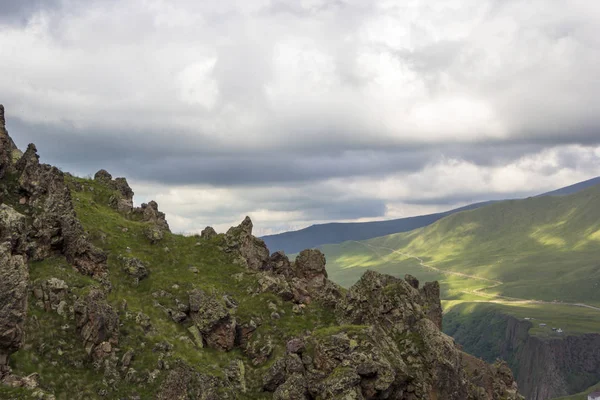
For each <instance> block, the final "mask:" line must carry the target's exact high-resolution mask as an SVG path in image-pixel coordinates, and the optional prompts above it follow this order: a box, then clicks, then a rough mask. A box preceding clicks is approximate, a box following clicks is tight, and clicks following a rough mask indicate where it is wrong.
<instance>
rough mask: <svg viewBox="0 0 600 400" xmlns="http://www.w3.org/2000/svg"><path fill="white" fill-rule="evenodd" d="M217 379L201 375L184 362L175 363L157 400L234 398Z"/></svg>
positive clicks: (218, 399)
mask: <svg viewBox="0 0 600 400" xmlns="http://www.w3.org/2000/svg"><path fill="white" fill-rule="evenodd" d="M222 388H223V383H222V381H220V380H219V379H217V378H215V377H212V376H208V375H203V374H200V373H198V372H197V371H195V370H194V369H193V368H191V367H189V366H187V365H185V364H184V363H177V365H176V366H175V368H173V370H172V371H170V372H169V374H168V375H167V378H166V379H165V380H164V382H163V383H162V385H161V387H160V390H159V392H158V394H157V397H156V399H157V400H176V399H177V400H179V399H203V400H220V399H229V398H235V397H234V396H232V395H229V394H228V393H227V392H225V391H223V390H222Z"/></svg>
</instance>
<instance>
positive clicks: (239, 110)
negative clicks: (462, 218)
mask: <svg viewBox="0 0 600 400" xmlns="http://www.w3.org/2000/svg"><path fill="white" fill-rule="evenodd" d="M60 4H62V6H63V7H62V8H61V7H58V8H53V9H50V6H48V7H47V9H45V10H44V9H42V10H41V11H39V12H36V13H34V14H31V15H30V16H29V19H28V22H27V23H26V24H22V23H21V22H20V20H19V22H18V23H12V24H11V23H5V21H6V19H5V18H0V59H2V63H0V93H2V98H1V99H0V100H1V101H2V102H4V103H5V105H6V106H7V112H8V116H9V121H10V118H11V117H14V118H17V119H19V121H21V122H22V124H23V125H27V124H29V125H30V126H34V127H35V129H42V130H44V133H46V136H44V135H43V134H40V137H42V138H43V139H42V140H45V141H47V143H46V145H47V146H51V145H53V144H54V143H53V142H55V141H57V138H58V137H59V136H58V133H57V132H64V131H68V132H76V133H71V135H73V137H74V136H85V135H87V136H90V137H94V136H98V135H99V136H103V135H105V136H106V138H107V140H108V138H110V140H115V139H114V138H115V137H116V136H118V135H117V134H115V132H119V134H121V135H125V137H121V138H118V140H122V141H123V146H125V145H127V146H131V150H130V152H129V154H128V155H127V156H126V157H122V159H118V160H117V158H118V157H116V156H115V155H114V148H111V147H110V146H107V149H108V150H104V151H105V152H106V154H105V155H104V157H105V159H106V160H110V161H111V162H114V163H115V164H116V167H117V169H121V170H125V169H126V167H130V168H131V167H132V166H135V165H137V164H139V162H138V161H139V160H140V159H144V157H145V154H146V153H144V152H151V153H152V155H155V154H156V153H158V154H159V155H160V157H158V158H157V159H156V161H155V162H156V163H164V164H165V169H166V168H167V167H168V165H167V164H173V165H175V167H173V169H174V170H177V166H178V165H181V166H182V167H181V168H187V169H192V171H189V170H185V171H181V174H186V175H187V176H189V175H193V173H194V172H197V175H198V181H197V182H196V181H193V182H191V184H189V185H187V186H186V185H184V184H182V183H180V182H179V181H178V182H177V183H175V182H173V179H170V178H172V177H173V175H172V174H171V175H168V174H165V175H161V178H157V179H156V180H155V181H153V182H150V181H148V182H143V180H144V179H146V180H148V179H150V178H149V177H148V176H147V175H144V174H142V173H140V172H139V171H138V170H136V171H135V172H132V174H135V173H137V176H135V175H134V177H135V178H137V182H132V185H133V186H134V190H136V192H137V193H138V195H137V196H136V198H139V199H141V200H144V199H146V200H148V199H150V198H152V197H154V198H156V199H157V200H158V201H159V203H160V205H161V208H162V209H164V210H165V211H167V214H168V215H169V219H170V220H171V224H172V225H173V226H174V229H175V230H186V231H188V230H189V231H195V230H197V229H201V228H202V227H203V226H204V225H208V224H214V225H217V226H218V227H224V226H226V225H227V224H233V223H236V222H237V220H239V219H241V218H243V216H244V215H246V214H250V215H253V216H254V217H255V219H257V220H260V221H255V222H256V225H257V229H259V230H262V231H263V232H270V231H276V230H280V229H286V228H289V227H301V226H305V225H308V224H310V223H313V222H324V221H326V220H327V218H326V217H325V215H324V214H326V213H332V215H333V212H334V211H335V207H336V206H337V207H338V208H339V209H343V212H341V211H340V219H344V218H346V217H347V218H350V217H349V215H353V217H352V218H350V219H372V218H376V217H374V216H373V215H376V214H378V212H379V211H377V210H372V208H377V207H379V206H381V205H383V206H382V207H381V209H382V210H387V211H381V213H380V214H381V217H398V216H403V215H405V214H416V213H420V212H429V211H439V210H440V209H442V208H445V207H446V206H450V205H458V204H461V201H462V200H461V199H460V198H462V199H465V198H468V197H469V196H473V197H474V198H475V197H478V196H484V197H485V195H486V194H487V195H489V196H503V195H509V194H511V193H517V192H519V193H520V192H536V191H544V190H549V189H553V188H556V187H558V186H561V185H567V184H571V183H573V182H575V181H577V180H580V179H584V178H589V177H591V176H594V175H598V174H600V170H599V167H598V165H599V161H598V160H599V158H600V151H599V149H598V147H597V146H598V143H599V141H600V137H599V136H598V133H597V132H598V130H599V129H600V117H599V116H600V105H599V104H600V103H598V102H597V98H598V96H599V95H600V81H599V80H598V79H597V75H598V74H597V71H598V70H600V40H599V39H598V38H599V37H600V35H599V33H600V31H599V28H598V26H600V3H597V2H591V1H584V0H565V1H561V2H558V1H557V2H547V1H542V0H532V1H527V2H516V1H498V0H484V1H478V0H452V1H444V2H433V3H432V2H426V1H418V0H411V1H404V2H398V1H391V0H377V1H372V2H364V1H359V0H353V1H343V2H342V1H331V0H303V1H300V2H298V1H291V0H290V1H288V0H277V1H276V0H227V1H219V2H214V1H213V2H211V1H204V2H196V1H191V0H176V1H165V0H132V1H128V2H119V1H111V0H103V1H89V2H79V1H75V0H64V1H62V2H60ZM1 13H2V11H1V10H0V14H1ZM15 15H16V14H15ZM19 18H21V16H19ZM9 123H10V122H9ZM32 124H37V125H32ZM72 127H75V128H76V129H75V130H74V131H72V130H69V129H71V128H72ZM31 129H32V130H33V129H34V128H31ZM13 133H15V132H13ZM16 133H17V134H18V133H19V132H16ZM51 135H56V136H51ZM60 137H61V138H62V136H60ZM87 139H89V138H87ZM23 140H25V139H23ZM132 143H133V144H134V145H133V146H132V145H131V144H132ZM67 144H68V142H67ZM483 145H485V146H487V147H488V148H489V147H491V146H497V148H498V153H502V152H504V154H498V156H499V158H500V159H502V160H505V165H499V162H498V161H497V160H494V161H491V160H486V159H485V156H480V157H476V156H477V154H476V153H477V151H478V149H479V148H480V147H477V146H483ZM586 146H587V147H586ZM38 147H39V148H40V152H41V153H42V155H43V154H44V146H43V143H38ZM515 148H519V149H520V150H518V151H517V150H515ZM411 149H414V153H415V154H421V153H422V154H423V157H426V159H424V160H422V162H417V161H419V160H417V161H414V160H413V161H410V162H408V161H407V162H406V163H405V164H406V165H404V164H403V163H400V162H394V161H396V160H393V155H394V154H398V157H407V158H408V157H409V156H410V155H411V151H412V150H411ZM163 150H164V154H162V153H161V151H163ZM70 151H71V150H70V149H69V147H68V146H67V145H66V144H65V149H64V150H63V153H62V157H69V152H70ZM90 151H96V149H91V150H90ZM98 152H99V150H98ZM394 152H396V153H394ZM491 153H493V151H492V152H491ZM56 154H57V155H56V158H57V160H60V159H62V157H61V155H60V154H58V152H57V153H56ZM390 154H391V155H390ZM473 154H475V156H473ZM492 155H494V154H492ZM95 156H96V159H101V158H102V154H100V153H98V154H95ZM353 157H354V158H355V160H354V162H349V159H352V158H353ZM270 159H277V160H281V162H282V163H288V164H290V165H293V167H294V168H297V169H302V170H303V171H300V172H303V173H297V174H295V172H298V171H294V170H293V168H289V169H286V170H285V171H284V172H285V173H281V174H276V173H273V172H277V171H273V169H277V168H276V167H273V166H271V164H269V163H268V161H269V160H270ZM198 160H201V161H203V162H201V163H198V162H197V161H198ZM98 162H99V161H98ZM81 163H82V164H84V163H85V162H84V161H83V162H81ZM148 163H149V161H146V162H145V163H144V165H146V166H147V165H148ZM178 163H181V164H178ZM94 165H96V164H94ZM198 165H200V166H198ZM85 168H86V166H85V165H77V169H78V170H85ZM194 168H203V169H204V170H202V171H194V170H193V169H194ZM269 168H270V170H269ZM213 169H214V171H213ZM281 169H282V170H284V168H283V166H282V168H281ZM344 170H351V172H346V171H344ZM205 171H209V172H210V173H206V174H203V172H205ZM240 171H241V172H248V171H249V172H248V174H249V175H250V178H256V179H253V181H252V184H253V185H254V186H252V187H249V186H247V185H245V186H244V185H240V184H239V182H235V183H231V182H232V181H235V180H233V179H231V174H235V173H239V172H240ZM90 172H92V171H90ZM219 174H220V175H219ZM215 175H218V176H219V177H222V179H215V178H214V177H215ZM261 175H264V176H265V178H264V181H263V180H261V178H262V177H261ZM286 178H289V182H288V181H286ZM157 181H158V182H157ZM292 181H293V182H292ZM186 183H189V180H188V181H186ZM413 199H417V200H419V201H422V202H426V201H431V202H434V201H439V203H437V204H434V203H431V204H423V205H415V204H412V203H411V201H413ZM442 202H444V203H443V204H442ZM327 204H329V205H331V207H332V208H326V206H327ZM361 207H362V209H363V210H364V213H362V214H361V212H360V211H359V210H360V209H361ZM261 221H262V222H261Z"/></svg>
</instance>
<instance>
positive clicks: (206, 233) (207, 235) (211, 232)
mask: <svg viewBox="0 0 600 400" xmlns="http://www.w3.org/2000/svg"><path fill="white" fill-rule="evenodd" d="M215 236H217V231H215V229H214V228H213V227H212V226H207V227H206V228H204V229H202V232H200V238H201V239H206V240H210V239H212V238H214V237H215Z"/></svg>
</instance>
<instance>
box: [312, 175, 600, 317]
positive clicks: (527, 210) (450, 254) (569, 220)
mask: <svg viewBox="0 0 600 400" xmlns="http://www.w3.org/2000/svg"><path fill="white" fill-rule="evenodd" d="M599 204H600V186H595V187H592V188H589V189H586V190H584V191H582V192H579V193H576V194H573V195H569V196H564V197H537V198H529V199H525V200H511V201H505V202H501V203H497V204H493V205H490V206H487V207H484V208H481V209H477V210H472V211H465V212H462V213H459V214H454V215H451V216H449V217H446V218H444V219H442V220H440V221H438V222H436V223H435V224H433V225H431V226H428V227H425V228H422V229H418V230H415V231H412V232H408V233H399V234H394V235H388V236H383V237H379V238H375V239H371V240H367V241H363V242H346V243H343V244H340V245H327V246H323V247H322V248H323V250H324V252H325V254H326V255H327V260H328V270H329V273H330V275H331V276H332V278H333V279H334V280H336V281H338V282H340V283H342V284H345V285H347V284H350V283H352V281H353V280H354V279H355V277H356V276H357V275H358V274H360V273H361V270H362V269H364V267H368V268H375V269H378V270H379V269H381V270H384V271H386V272H393V271H394V270H396V271H397V273H405V271H408V272H410V273H415V274H416V275H417V276H425V277H427V278H429V277H433V276H438V275H440V274H442V275H444V274H445V275H446V276H447V279H445V281H446V284H447V285H446V286H447V288H446V295H447V299H456V298H459V297H460V296H459V295H458V293H457V292H455V291H454V292H453V289H464V290H462V292H464V291H467V290H471V291H475V290H477V292H476V294H479V295H495V296H506V297H514V298H519V299H527V300H529V299H531V300H533V299H535V300H544V301H554V300H558V301H562V302H573V303H574V302H587V303H589V304H590V305H599V304H600V207H598V205H599ZM411 256H414V257H419V258H420V259H421V260H422V261H423V264H424V265H425V266H420V264H421V263H420V262H419V261H418V260H417V259H415V258H412V257H411ZM426 266H429V267H432V268H427V267H426ZM458 273H461V274H465V275H468V276H463V277H461V276H460V275H458ZM452 274H455V275H452ZM461 278H464V279H461ZM469 288H470V289H469ZM463 294H464V293H463Z"/></svg>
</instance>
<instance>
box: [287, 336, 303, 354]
mask: <svg viewBox="0 0 600 400" xmlns="http://www.w3.org/2000/svg"><path fill="white" fill-rule="evenodd" d="M305 347H306V344H305V343H304V340H302V339H300V338H294V339H291V340H289V341H288V342H287V344H286V346H285V348H286V350H287V352H288V353H301V352H302V351H303V350H304V348H305Z"/></svg>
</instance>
